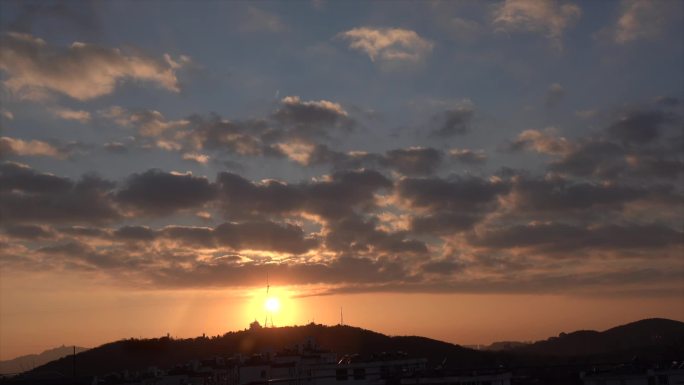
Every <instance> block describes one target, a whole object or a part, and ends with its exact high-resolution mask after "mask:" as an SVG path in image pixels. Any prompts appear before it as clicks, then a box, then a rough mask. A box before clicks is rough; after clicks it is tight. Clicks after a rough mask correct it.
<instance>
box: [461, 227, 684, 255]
mask: <svg viewBox="0 0 684 385" xmlns="http://www.w3.org/2000/svg"><path fill="white" fill-rule="evenodd" d="M683 236H684V233H682V232H681V231H677V230H674V229H672V228H669V227H667V226H664V225H661V224H624V225H612V224H611V225H600V226H592V227H581V226H576V225H569V224H564V223H548V224H547V223H544V224H529V225H516V226H511V227H503V228H498V229H491V230H488V231H486V232H481V233H479V234H478V235H477V236H476V237H475V238H473V239H471V242H473V243H474V244H477V245H480V246H483V247H488V248H499V249H507V248H514V247H522V248H534V249H537V250H538V251H539V252H542V253H569V252H577V251H579V250H587V251H589V250H594V251H598V250H614V251H620V250H628V249H654V248H655V249H658V248H664V247H667V246H671V245H683V240H684V237H683Z"/></svg>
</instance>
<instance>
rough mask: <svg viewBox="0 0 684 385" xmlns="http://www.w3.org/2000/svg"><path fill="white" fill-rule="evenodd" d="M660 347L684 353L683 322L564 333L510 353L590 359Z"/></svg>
mask: <svg viewBox="0 0 684 385" xmlns="http://www.w3.org/2000/svg"><path fill="white" fill-rule="evenodd" d="M654 347H658V348H659V349H658V350H660V351H663V349H670V350H674V351H677V352H680V353H681V352H683V351H684V322H679V321H673V320H668V319H662V318H651V319H645V320H641V321H637V322H632V323H629V324H626V325H622V326H617V327H614V328H611V329H608V330H605V331H602V332H598V331H594V330H580V331H576V332H572V333H561V334H560V335H559V336H558V337H551V338H549V339H547V340H545V341H538V342H535V343H533V344H531V345H526V346H522V347H516V348H513V349H511V350H509V351H511V352H525V353H534V354H540V355H556V356H590V355H606V354H616V353H619V352H624V353H625V354H640V353H648V352H649V351H651V350H653V348H654Z"/></svg>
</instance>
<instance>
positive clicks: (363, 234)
mask: <svg viewBox="0 0 684 385" xmlns="http://www.w3.org/2000/svg"><path fill="white" fill-rule="evenodd" d="M377 227H378V226H377V223H376V222H375V221H374V220H364V219H363V218H361V217H359V216H349V217H346V218H343V219H340V220H338V221H335V222H331V223H330V224H329V225H328V228H327V231H328V233H327V236H326V238H325V241H326V246H327V247H328V248H329V249H331V250H336V251H342V252H349V253H356V254H362V255H363V254H366V253H371V254H372V255H382V254H390V255H393V254H404V253H409V254H419V255H425V254H427V252H428V249H427V246H426V245H425V243H423V242H422V241H417V240H412V239H408V238H407V236H408V235H407V233H406V232H394V233H391V232H387V231H384V230H380V229H378V228H377Z"/></svg>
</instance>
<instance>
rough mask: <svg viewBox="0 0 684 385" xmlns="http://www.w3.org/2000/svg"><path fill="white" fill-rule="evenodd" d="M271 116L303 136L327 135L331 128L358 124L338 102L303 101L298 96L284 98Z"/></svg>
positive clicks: (290, 132)
mask: <svg viewBox="0 0 684 385" xmlns="http://www.w3.org/2000/svg"><path fill="white" fill-rule="evenodd" d="M271 117H272V118H273V119H274V120H275V121H276V122H278V123H280V124H281V125H282V126H283V127H284V128H285V129H286V130H287V131H288V133H289V134H290V135H291V136H294V137H303V138H317V137H326V136H327V135H328V133H329V130H330V129H343V130H350V129H351V128H353V127H354V126H355V124H356V123H355V121H354V120H353V119H351V118H350V117H349V114H348V113H347V111H345V110H344V108H343V107H342V106H341V105H340V104H338V103H334V102H330V101H327V100H319V101H313V100H312V101H303V100H301V99H300V98H299V97H298V96H287V97H285V98H283V99H282V100H281V105H280V108H278V110H276V111H275V112H274V113H273V114H272V115H271Z"/></svg>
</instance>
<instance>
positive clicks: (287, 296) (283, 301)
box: [242, 286, 307, 326]
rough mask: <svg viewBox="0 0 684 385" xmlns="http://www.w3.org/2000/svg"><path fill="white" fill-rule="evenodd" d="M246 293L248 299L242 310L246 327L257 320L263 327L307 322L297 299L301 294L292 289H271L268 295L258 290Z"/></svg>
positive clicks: (262, 290)
mask: <svg viewBox="0 0 684 385" xmlns="http://www.w3.org/2000/svg"><path fill="white" fill-rule="evenodd" d="M244 293H245V295H246V297H247V298H248V299H247V301H245V303H244V308H243V310H242V314H243V317H244V321H243V322H244V324H245V325H248V324H249V323H251V322H253V321H254V320H257V321H259V323H260V324H261V325H262V326H265V325H266V324H268V326H271V325H274V326H288V325H296V324H299V323H305V322H306V320H307V319H306V317H304V316H303V315H302V313H301V312H300V308H299V301H298V300H297V299H296V298H297V295H298V294H299V292H298V291H296V290H294V289H293V288H292V287H283V286H275V287H270V289H269V292H268V293H267V292H266V290H264V289H263V288H258V289H251V290H248V291H246V292H244Z"/></svg>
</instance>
